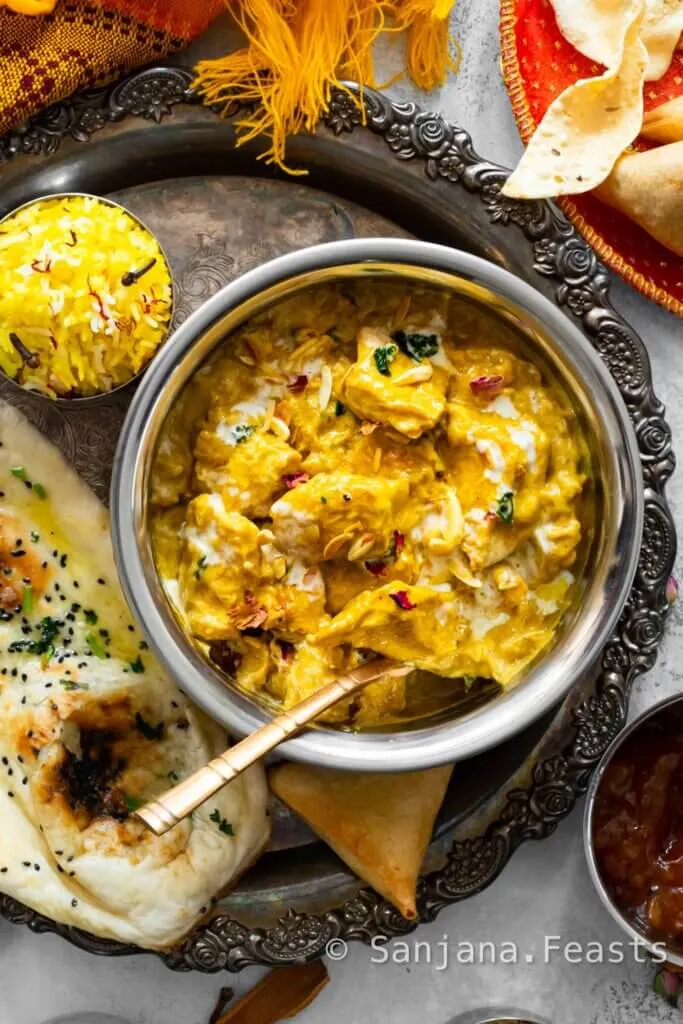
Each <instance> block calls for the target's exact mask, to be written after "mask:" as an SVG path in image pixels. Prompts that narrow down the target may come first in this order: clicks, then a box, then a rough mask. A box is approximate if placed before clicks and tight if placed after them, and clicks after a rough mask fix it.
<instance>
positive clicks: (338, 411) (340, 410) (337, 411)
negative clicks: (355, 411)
mask: <svg viewBox="0 0 683 1024" xmlns="http://www.w3.org/2000/svg"><path fill="white" fill-rule="evenodd" d="M345 412H346V406H345V405H344V403H343V402H340V401H339V399H337V401H336V402H335V403H334V415H335V416H343V415H344V413H345Z"/></svg>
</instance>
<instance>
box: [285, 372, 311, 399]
mask: <svg viewBox="0 0 683 1024" xmlns="http://www.w3.org/2000/svg"><path fill="white" fill-rule="evenodd" d="M307 384H308V376H307V375H306V374H305V373H300V374H299V375H298V376H297V377H292V379H291V380H290V382H289V384H288V385H287V390H288V391H291V392H292V394H293V395H300V394H301V392H302V391H304V390H305V388H306V385H307Z"/></svg>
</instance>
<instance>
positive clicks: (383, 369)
mask: <svg viewBox="0 0 683 1024" xmlns="http://www.w3.org/2000/svg"><path fill="white" fill-rule="evenodd" d="M397 352H398V348H397V346H396V345H380V347H379V348H376V349H375V351H374V352H373V353H372V355H373V358H374V360H375V366H376V367H377V370H378V372H379V373H381V374H382V376H383V377H391V370H390V366H391V364H392V363H393V361H394V359H395V358H396V353H397Z"/></svg>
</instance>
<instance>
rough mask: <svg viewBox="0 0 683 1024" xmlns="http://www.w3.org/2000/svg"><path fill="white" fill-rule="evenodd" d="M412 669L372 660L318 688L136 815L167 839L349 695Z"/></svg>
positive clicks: (384, 660) (397, 664) (395, 663)
mask: <svg viewBox="0 0 683 1024" xmlns="http://www.w3.org/2000/svg"><path fill="white" fill-rule="evenodd" d="M411 671H412V669H411V667H410V666H408V665H401V664H399V663H398V662H395V661H389V660H388V659H386V658H373V660H372V661H366V662H365V663H364V664H362V665H359V666H358V667H357V668H354V669H352V670H351V671H350V672H348V673H347V674H346V675H343V676H340V677H339V678H338V679H335V680H333V682H331V683H328V684H327V685H326V686H323V687H321V688H320V689H319V690H316V692H315V693H313V694H311V696H310V697H307V698H306V699H305V700H302V701H301V702H300V703H299V704H295V705H294V707H292V708H289V710H288V711H283V712H282V713H281V714H279V715H278V716H277V717H276V718H274V719H273V720H272V721H271V722H268V723H266V725H262V726H261V728H260V729H257V730H256V732H253V733H252V734H251V735H250V736H246V737H245V738H244V739H243V740H241V741H240V742H239V743H237V744H236V745H235V746H234V747H231V748H230V749H229V750H226V751H224V753H222V754H221V755H220V756H219V757H216V758H214V760H213V761H209V763H208V764H206V765H204V767H203V768H199V769H198V771H196V772H193V773H192V775H188V777H187V778H186V779H183V780H182V782H179V783H178V784H177V785H176V786H173V788H172V789H169V790H167V791H166V792H165V793H162V794H161V796H159V797H157V798H156V799H155V800H151V801H150V802H149V803H147V804H145V805H144V806H143V807H140V808H139V809H138V810H137V811H134V816H135V817H136V818H139V819H140V821H144V823H145V825H147V827H148V828H150V829H151V830H152V832H155V833H156V835H158V836H161V835H163V834H164V832H168V830H169V829H170V828H172V827H173V826H174V825H177V824H178V822H179V821H181V820H182V819H183V818H185V817H187V815H188V814H190V813H191V812H192V811H193V810H194V809H195V808H196V807H199V805H200V804H203V803H204V801H205V800H208V798H209V797H210V796H213V794H214V793H216V792H217V791H218V790H219V789H222V787H223V786H225V785H226V783H228V782H232V780H233V779H235V778H237V776H238V775H241V774H242V772H243V771H245V770H246V769H247V768H249V767H250V766H251V765H252V764H254V763H255V762H256V761H259V760H260V759H261V758H262V757H265V755H266V754H268V753H270V751H271V750H274V749H275V747H277V746H279V745H280V743H282V742H283V741H284V740H286V739H289V738H290V737H291V736H294V735H296V733H298V732H299V731H300V730H301V729H303V727H304V726H305V725H307V724H308V723H309V722H311V721H313V719H314V718H317V716H318V715H320V714H322V712H323V711H327V709H328V708H331V707H332V706H333V705H334V704H336V703H337V702H338V701H340V700H341V699H342V698H343V697H348V696H349V695H350V694H352V693H355V692H356V691H358V690H361V689H362V688H363V687H364V686H367V685H368V683H372V682H374V681H376V680H377V679H382V678H383V677H386V676H403V675H407V674H408V673H409V672H411Z"/></svg>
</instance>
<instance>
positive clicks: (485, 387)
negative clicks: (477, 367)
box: [470, 373, 504, 395]
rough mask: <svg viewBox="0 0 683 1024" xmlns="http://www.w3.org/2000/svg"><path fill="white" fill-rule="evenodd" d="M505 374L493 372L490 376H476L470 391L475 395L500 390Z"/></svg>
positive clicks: (471, 382)
mask: <svg viewBox="0 0 683 1024" xmlns="http://www.w3.org/2000/svg"><path fill="white" fill-rule="evenodd" d="M503 380H504V378H503V376H502V374H500V373H492V374H491V375H490V376H484V377H475V378H474V380H471V381H470V391H471V392H472V394H473V395H480V394H485V393H487V392H488V393H490V392H492V391H500V389H501V387H502V386H503Z"/></svg>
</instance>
